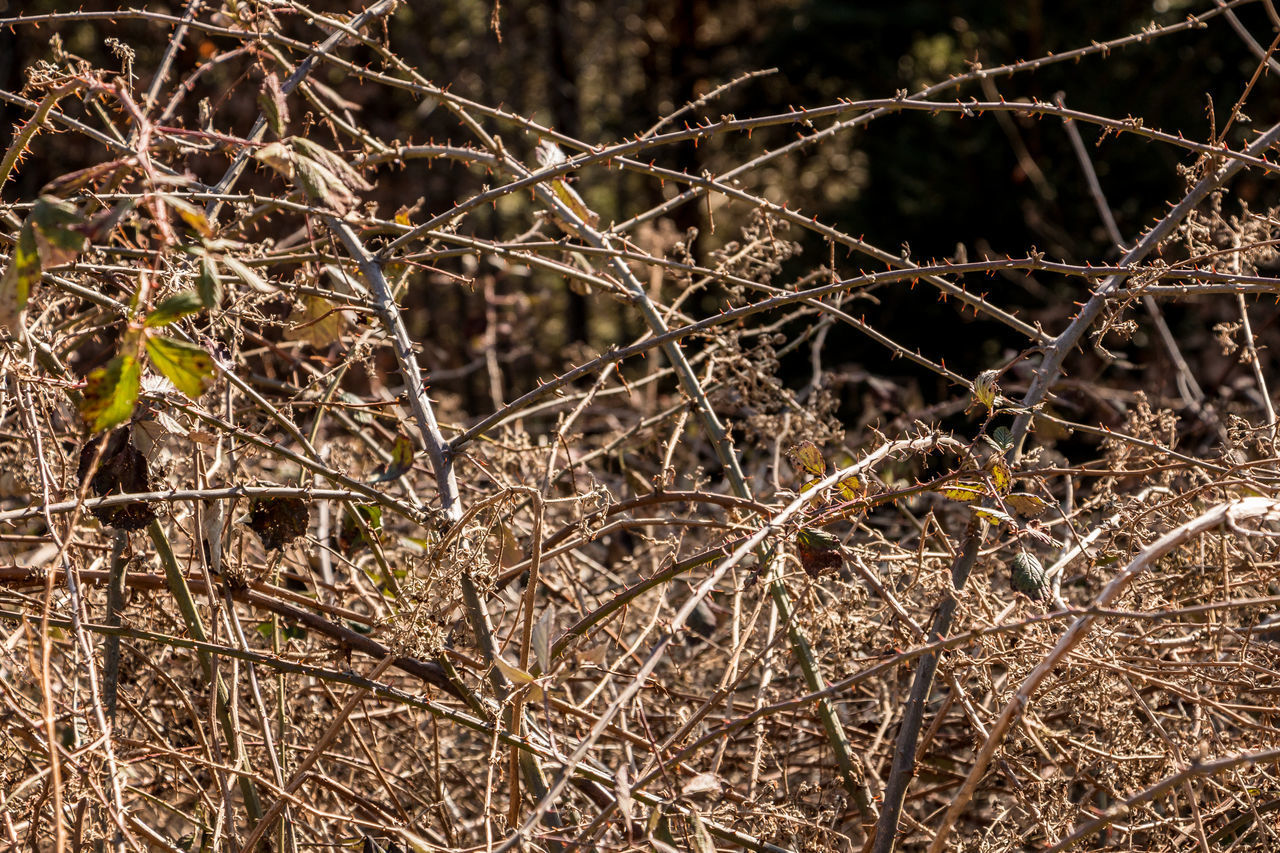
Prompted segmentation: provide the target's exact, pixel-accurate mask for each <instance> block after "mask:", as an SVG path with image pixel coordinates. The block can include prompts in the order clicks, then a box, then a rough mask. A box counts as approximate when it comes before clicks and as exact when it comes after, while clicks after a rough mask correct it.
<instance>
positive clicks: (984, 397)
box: [973, 370, 1000, 409]
mask: <svg viewBox="0 0 1280 853" xmlns="http://www.w3.org/2000/svg"><path fill="white" fill-rule="evenodd" d="M999 396H1000V385H999V383H997V382H996V371H994V370H984V371H982V372H981V373H979V374H978V378H977V379H975V380H973V398H974V399H975V400H977V401H978V402H979V403H981V404H982V405H983V406H985V407H986V408H988V409H994V408H995V405H996V400H997V399H998V398H999Z"/></svg>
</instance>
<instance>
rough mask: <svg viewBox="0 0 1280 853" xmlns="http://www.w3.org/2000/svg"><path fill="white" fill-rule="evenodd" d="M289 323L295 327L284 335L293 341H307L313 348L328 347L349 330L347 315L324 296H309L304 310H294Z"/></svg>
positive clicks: (305, 300) (303, 307) (303, 299)
mask: <svg viewBox="0 0 1280 853" xmlns="http://www.w3.org/2000/svg"><path fill="white" fill-rule="evenodd" d="M289 321H290V322H291V323H294V324H295V325H294V326H293V327H292V328H290V329H289V330H288V331H286V332H285V333H284V336H285V337H286V338H287V339H289V340H291V341H306V342H307V343H309V344H311V345H312V346H313V347H327V346H329V345H330V344H332V343H333V342H334V341H336V340H338V338H340V337H342V333H343V332H345V331H346V330H347V325H348V322H347V315H346V314H343V313H342V311H340V310H338V309H337V308H336V307H335V306H334V304H333V303H332V302H330V301H329V300H328V299H325V298H324V297H323V296H313V295H311V294H307V295H306V296H304V297H303V298H302V310H300V311H299V310H297V309H294V311H293V313H292V314H290V315H289Z"/></svg>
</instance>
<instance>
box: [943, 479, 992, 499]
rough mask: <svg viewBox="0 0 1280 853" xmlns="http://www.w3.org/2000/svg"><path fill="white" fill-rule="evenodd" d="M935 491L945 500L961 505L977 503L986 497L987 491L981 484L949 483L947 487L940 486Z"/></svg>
mask: <svg viewBox="0 0 1280 853" xmlns="http://www.w3.org/2000/svg"><path fill="white" fill-rule="evenodd" d="M935 491H937V492H938V493H939V494H940V495H942V496H943V497H945V498H950V499H951V500H953V501H959V502H960V503H965V504H971V503H977V502H978V501H980V500H982V499H983V498H984V497H986V494H987V489H986V487H985V486H983V485H981V484H980V483H964V482H961V483H948V484H947V485H945V486H939V487H938V488H937V489H936V490H935Z"/></svg>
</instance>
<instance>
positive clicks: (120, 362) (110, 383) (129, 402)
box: [80, 355, 142, 432]
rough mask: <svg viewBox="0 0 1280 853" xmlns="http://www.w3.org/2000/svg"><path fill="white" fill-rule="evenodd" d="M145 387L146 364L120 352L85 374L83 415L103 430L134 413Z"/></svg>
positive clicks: (94, 428)
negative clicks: (143, 383) (142, 389)
mask: <svg viewBox="0 0 1280 853" xmlns="http://www.w3.org/2000/svg"><path fill="white" fill-rule="evenodd" d="M141 387H142V365H140V364H138V361H137V359H135V358H134V357H133V356H129V355H118V356H116V357H115V358H113V359H111V361H110V362H108V363H107V366H106V367H99V368H98V369H97V370H95V371H93V372H92V373H90V374H89V375H88V376H87V377H86V378H85V385H84V392H83V393H82V395H81V399H80V417H82V418H84V422H85V423H86V424H88V425H89V429H90V430H91V431H93V432H102V431H104V430H108V429H111V428H112V427H115V426H118V425H119V424H122V423H124V422H125V421H127V420H129V418H130V417H132V416H133V408H134V406H135V405H136V404H137V402H138V390H139V389H140V388H141Z"/></svg>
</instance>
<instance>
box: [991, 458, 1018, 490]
mask: <svg viewBox="0 0 1280 853" xmlns="http://www.w3.org/2000/svg"><path fill="white" fill-rule="evenodd" d="M987 473H988V474H990V475H991V483H992V485H994V486H995V487H996V492H997V493H999V494H1002V495H1007V494H1008V493H1009V490H1010V489H1011V488H1013V472H1012V471H1011V470H1010V469H1009V463H1008V462H1006V461H1005V459H1004V457H1003V456H993V457H991V461H990V462H988V463H987Z"/></svg>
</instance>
